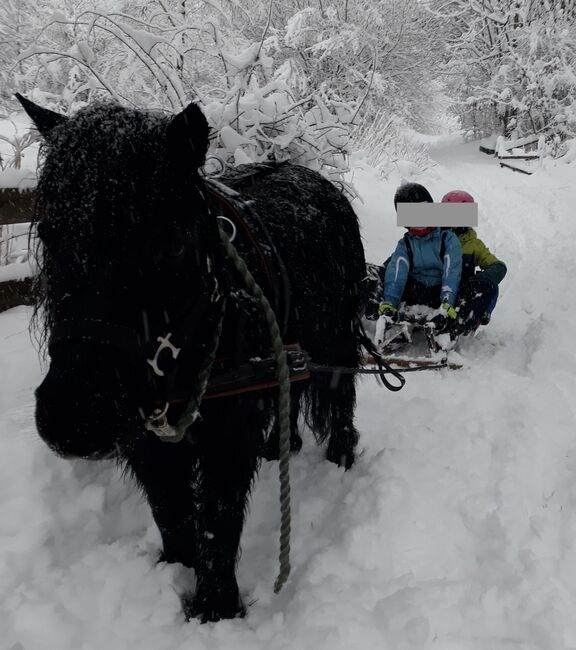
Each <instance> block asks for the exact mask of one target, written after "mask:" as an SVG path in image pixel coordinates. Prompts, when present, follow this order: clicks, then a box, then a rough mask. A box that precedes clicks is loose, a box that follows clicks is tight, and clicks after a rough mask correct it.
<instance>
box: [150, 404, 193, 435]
mask: <svg viewBox="0 0 576 650" xmlns="http://www.w3.org/2000/svg"><path fill="white" fill-rule="evenodd" d="M169 407H170V404H169V403H168V402H166V404H165V405H164V408H163V409H154V411H153V412H152V415H149V416H148V417H147V418H146V420H145V421H144V426H145V427H146V429H148V431H152V432H154V433H155V434H156V435H157V436H158V437H159V438H160V439H161V440H165V441H169V442H180V440H182V438H183V437H184V433H183V432H179V431H177V430H176V429H175V428H174V427H173V426H172V425H171V424H170V423H169V422H168V418H167V417H166V413H167V412H168V408H169Z"/></svg>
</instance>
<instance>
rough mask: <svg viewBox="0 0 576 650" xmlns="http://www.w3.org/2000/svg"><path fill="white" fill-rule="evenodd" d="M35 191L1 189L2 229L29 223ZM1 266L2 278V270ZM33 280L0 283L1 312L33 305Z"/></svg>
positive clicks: (12, 280)
mask: <svg viewBox="0 0 576 650" xmlns="http://www.w3.org/2000/svg"><path fill="white" fill-rule="evenodd" d="M34 200H35V193H34V190H29V189H27V190H18V189H16V188H12V187H11V188H0V228H2V226H7V225H11V224H16V223H29V222H30V221H31V219H32V212H33V209H34ZM4 268H6V267H2V266H0V278H1V277H2V269H4ZM33 302H34V301H33V298H32V278H30V277H24V278H22V279H13V278H10V279H8V280H6V281H4V282H2V281H0V312H2V311H6V309H11V308H12V307H16V306H18V305H31V304H33Z"/></svg>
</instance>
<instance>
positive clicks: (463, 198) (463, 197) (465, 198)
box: [442, 190, 474, 203]
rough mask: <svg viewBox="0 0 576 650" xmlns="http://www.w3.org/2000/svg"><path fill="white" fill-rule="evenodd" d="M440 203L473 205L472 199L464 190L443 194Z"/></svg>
mask: <svg viewBox="0 0 576 650" xmlns="http://www.w3.org/2000/svg"><path fill="white" fill-rule="evenodd" d="M442 203H474V197H473V196H472V195H471V194H468V192H465V191H464V190H452V191H451V192H448V194H444V196H443V197H442Z"/></svg>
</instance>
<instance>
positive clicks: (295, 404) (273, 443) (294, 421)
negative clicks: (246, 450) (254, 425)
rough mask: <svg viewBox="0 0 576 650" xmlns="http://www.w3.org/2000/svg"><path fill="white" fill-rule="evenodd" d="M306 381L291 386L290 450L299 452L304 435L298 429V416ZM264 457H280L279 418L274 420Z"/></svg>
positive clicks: (264, 449) (269, 458) (272, 458)
mask: <svg viewBox="0 0 576 650" xmlns="http://www.w3.org/2000/svg"><path fill="white" fill-rule="evenodd" d="M302 384H304V382H297V383H294V384H292V385H291V387H290V451H291V452H293V453H298V452H299V451H300V449H301V448H302V437H301V436H300V432H299V430H298V416H299V415H300V400H301V397H302V393H303V392H304V389H305V387H303V386H302ZM260 456H261V457H262V458H265V459H266V460H278V458H279V457H280V430H279V428H278V419H276V421H275V422H274V426H273V427H272V431H271V432H270V435H269V436H268V439H267V440H266V442H265V443H264V447H263V449H262V452H261V453H260Z"/></svg>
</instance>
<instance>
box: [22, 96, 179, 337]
mask: <svg viewBox="0 0 576 650" xmlns="http://www.w3.org/2000/svg"><path fill="white" fill-rule="evenodd" d="M168 123H169V117H168V116H165V115H161V114H158V113H153V112H141V111H135V110H130V109H126V108H123V107H121V106H119V105H117V104H110V103H99V104H94V105H91V106H88V107H86V108H84V109H81V110H80V111H78V113H76V114H75V115H74V116H72V117H71V118H69V119H68V120H67V122H66V123H65V124H63V125H61V126H59V127H58V128H57V131H56V133H54V135H53V137H51V138H50V139H49V141H48V142H47V143H45V144H44V145H43V147H42V151H41V159H42V163H41V167H40V173H39V182H38V187H37V191H36V195H37V201H36V209H35V212H34V216H33V225H34V226H36V228H37V232H38V237H37V240H36V246H35V258H36V263H37V265H38V270H39V273H38V275H37V280H36V283H35V294H36V309H35V322H36V323H37V325H40V328H41V330H42V331H43V332H42V334H41V336H40V339H41V341H45V339H46V336H47V333H48V331H49V330H50V328H51V325H52V322H53V321H52V317H53V312H54V306H55V303H56V302H57V301H58V300H59V296H58V293H59V292H63V293H65V292H66V291H67V287H66V285H67V284H69V283H73V282H77V281H78V279H79V278H82V277H83V276H87V275H88V274H89V272H90V269H91V268H92V264H91V261H90V258H91V257H93V258H94V259H95V262H94V265H96V264H98V265H99V266H100V267H105V265H106V263H107V260H106V256H107V255H114V256H116V257H118V247H122V246H123V245H124V246H125V245H126V243H127V242H128V240H129V238H130V236H131V235H132V233H133V231H134V229H135V228H137V227H138V224H139V223H141V222H142V221H143V220H146V219H149V218H151V216H152V214H151V212H152V210H153V206H154V205H155V204H156V203H157V200H158V198H159V197H158V196H157V194H158V192H160V191H161V189H160V188H164V191H166V189H165V188H166V183H165V182H159V181H160V177H164V178H165V177H166V175H167V170H166V147H165V133H166V128H167V125H168ZM87 134H89V137H87ZM163 180H164V179H163ZM112 251H114V252H112ZM40 313H42V319H41V320H42V323H39V320H40V319H39V318H38V315H39V314H40Z"/></svg>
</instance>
